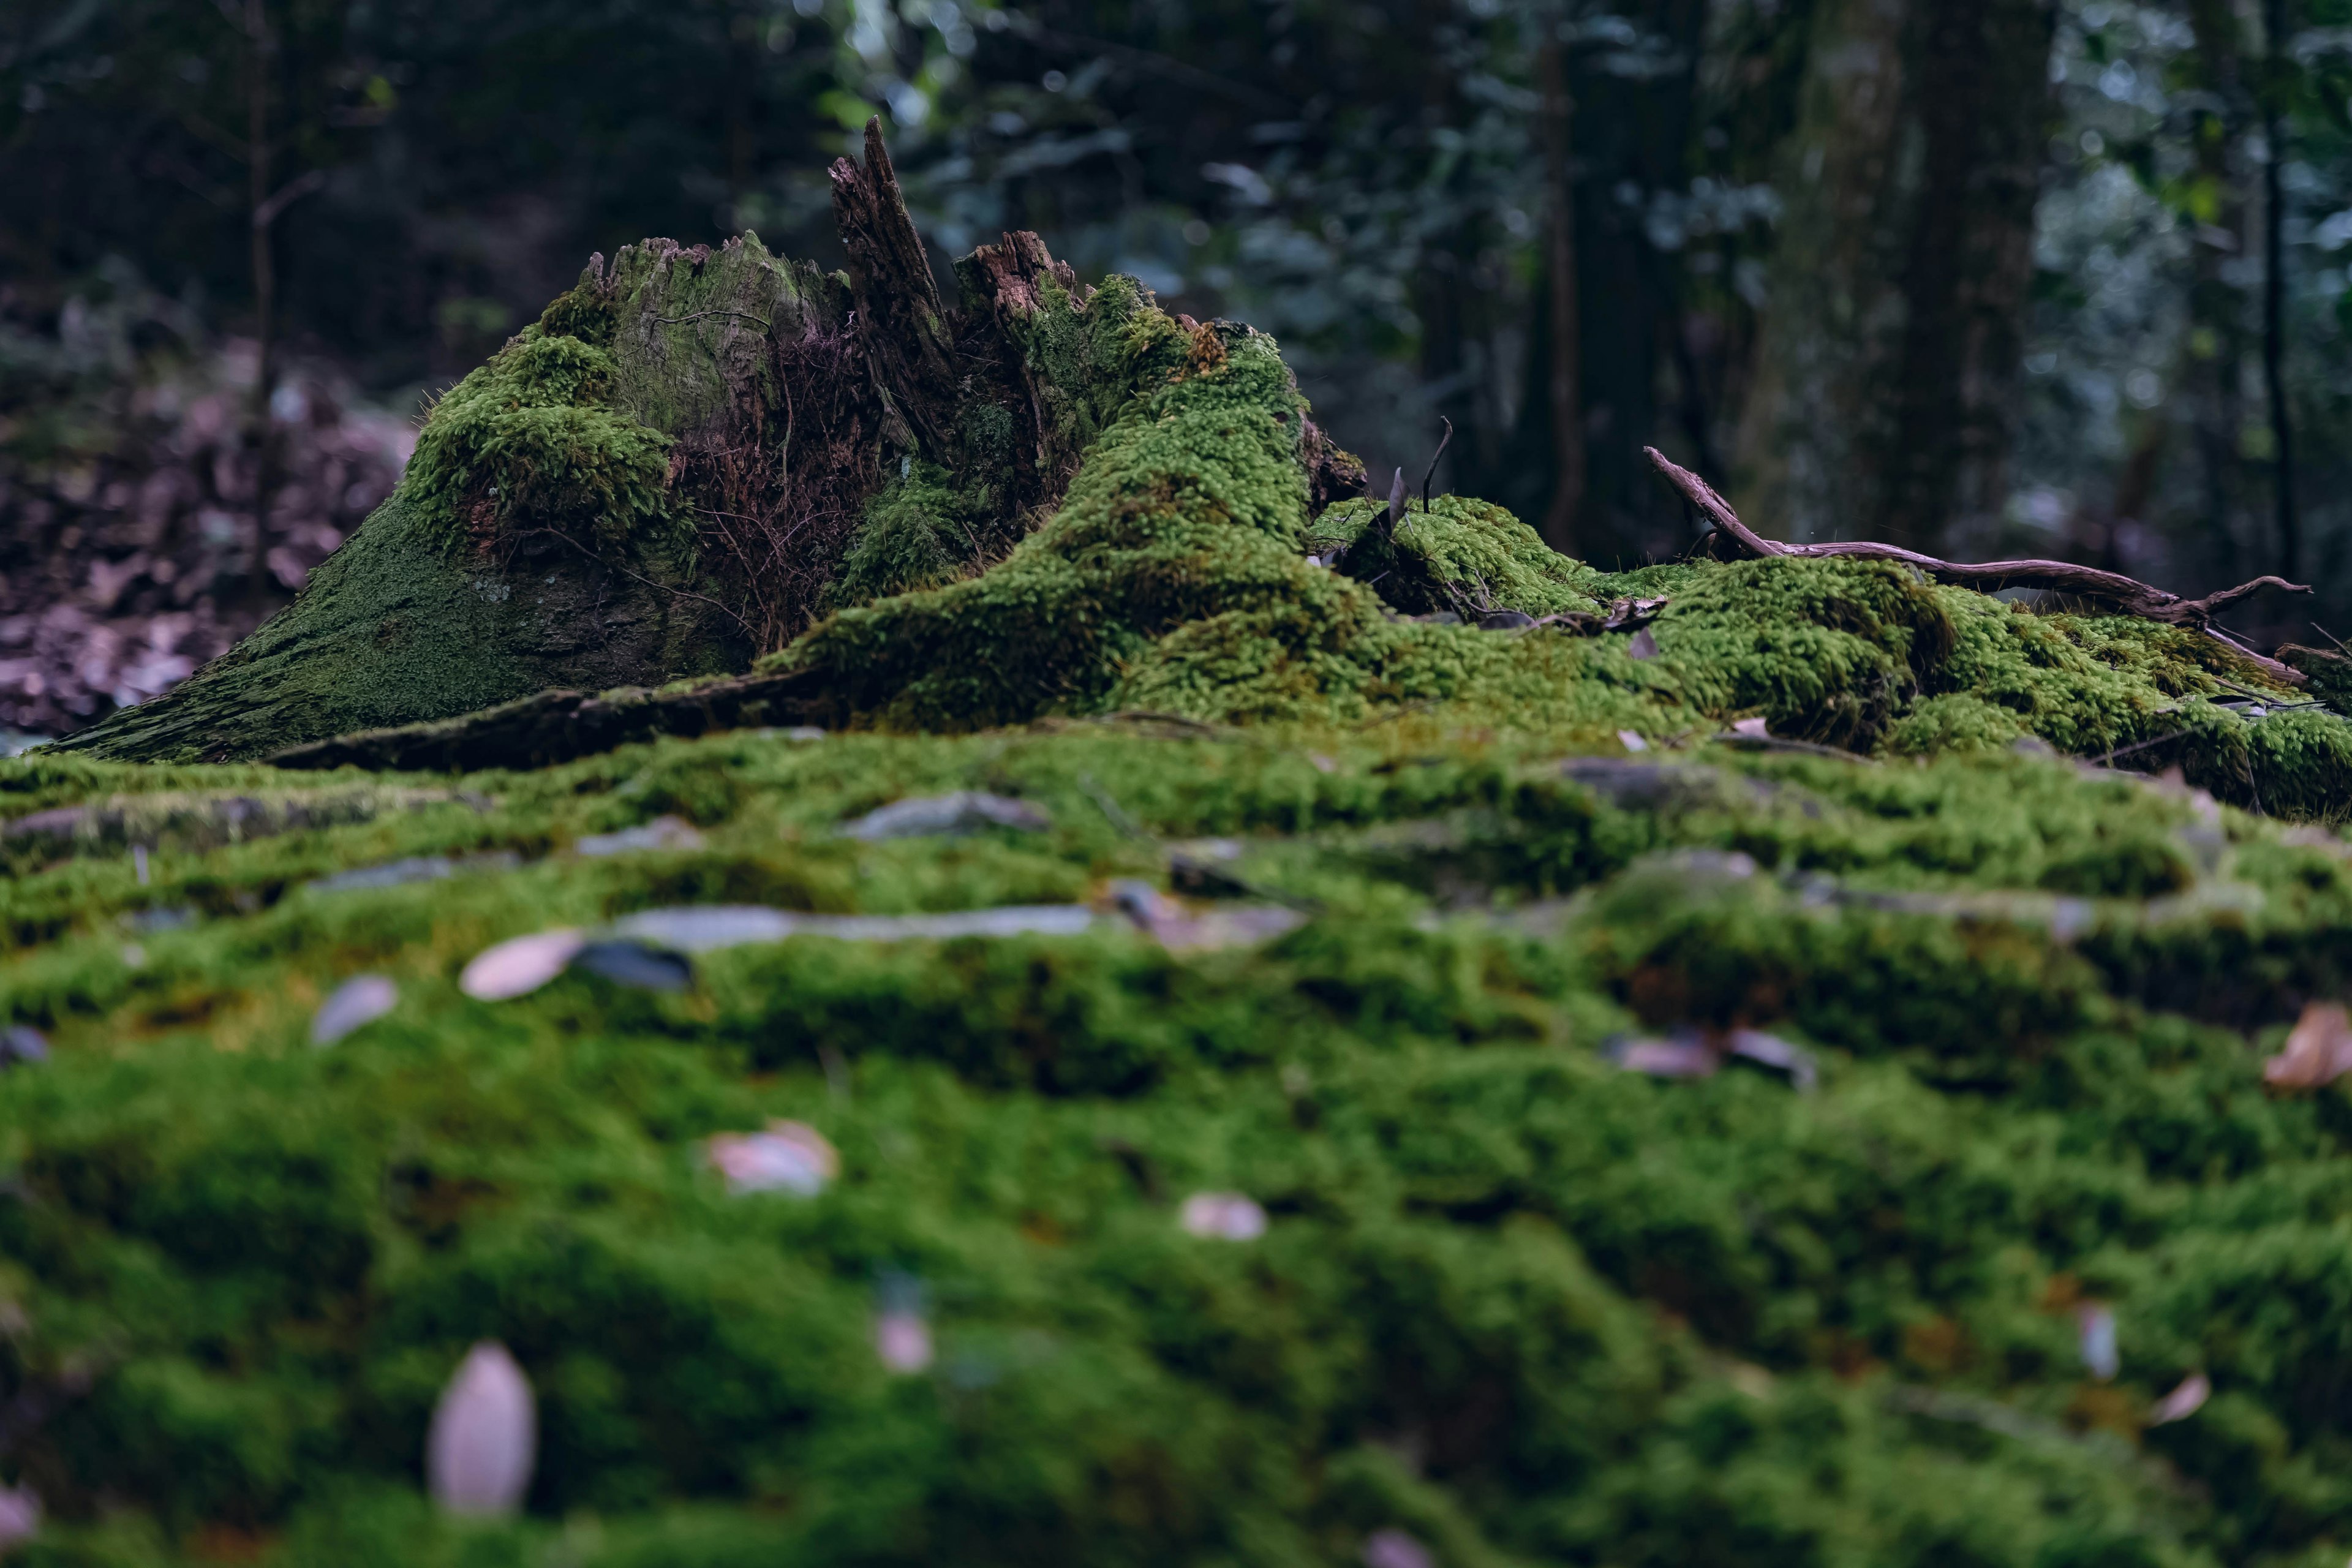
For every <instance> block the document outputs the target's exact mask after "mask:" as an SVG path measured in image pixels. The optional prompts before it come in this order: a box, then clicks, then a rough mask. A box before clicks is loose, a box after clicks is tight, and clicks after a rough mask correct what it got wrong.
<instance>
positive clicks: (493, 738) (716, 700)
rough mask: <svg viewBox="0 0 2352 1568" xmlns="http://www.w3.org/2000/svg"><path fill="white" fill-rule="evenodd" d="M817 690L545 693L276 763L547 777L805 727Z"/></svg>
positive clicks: (750, 678) (755, 681) (740, 685)
mask: <svg viewBox="0 0 2352 1568" xmlns="http://www.w3.org/2000/svg"><path fill="white" fill-rule="evenodd" d="M814 684H815V683H814V679H813V678H812V677H811V675H810V673H809V672H808V671H805V670H790V671H785V672H782V673H779V674H764V675H762V674H754V675H741V676H730V677H728V678H726V679H719V680H706V681H700V682H697V683H695V684H692V685H688V686H681V687H679V688H677V689H664V690H659V691H646V690H643V689H635V688H624V689H620V690H617V691H604V692H587V691H542V692H540V693H538V694H537V695H536V696H531V697H525V698H523V699H521V700H519V701H514V702H508V703H502V704H501V705H499V707H496V708H486V709H484V710H481V711H480V712H478V713H467V714H465V715H463V716H461V717H459V718H456V719H445V720H442V721H438V722H435V723H429V724H404V725H400V726H398V727H396V728H393V729H385V730H362V731H359V732H357V733H356V734H350V735H338V736H336V737H334V738H333V739H332V740H327V741H312V742H309V743H308V744H305V745H299V746H289V747H288V748H287V749H286V750H285V751H282V752H277V753H275V754H274V755H272V756H270V757H269V758H268V762H269V763H271V764H272V765H273V766H276V767H281V768H341V767H357V768H367V769H370V770H379V769H389V770H394V771H399V772H406V773H451V772H473V771H476V770H478V769H482V768H537V767H545V766H547V765H548V764H550V763H561V762H568V761H570V760H571V759H572V758H573V757H584V756H589V755H591V754H593V753H594V752H608V751H611V750H612V749H613V748H614V747H615V746H625V745H627V744H629V743H630V742H634V741H650V740H653V739H654V738H655V737H656V736H660V735H700V734H705V733H708V732H709V731H713V730H733V729H740V728H742V727H744V726H747V725H753V724H771V723H776V722H784V723H792V722H795V721H798V720H800V719H801V718H802V717H803V708H804V704H805V703H806V701H807V700H808V698H809V696H810V694H811V688H812V687H813V686H814Z"/></svg>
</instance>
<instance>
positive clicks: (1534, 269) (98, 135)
mask: <svg viewBox="0 0 2352 1568" xmlns="http://www.w3.org/2000/svg"><path fill="white" fill-rule="evenodd" d="M2348 89H2352V0H2155V3H2151V4H2132V3H2129V0H2057V3H2056V4H2055V5H2053V4H2049V3H2047V0H1003V3H991V0H560V3H559V0H0V574H5V576H0V726H7V727H11V728H13V729H16V730H19V731H29V732H37V733H57V732H59V731H64V730H68V729H71V728H75V727H78V726H79V725H80V724H83V723H86V722H89V721H91V720H92V719H94V718H96V717H98V716H100V715H101V714H102V713H104V712H105V711H107V710H110V708H111V707H113V706H115V705H117V704H121V703H125V702H130V701H135V700H140V699H141V698H142V697H144V696H147V695H150V694H152V692H154V691H156V690H160V689H163V687H164V686H166V685H168V684H170V683H171V682H172V681H173V680H175V679H179V678H180V677H182V676H184V675H185V674H186V673H187V672H188V670H189V669H190V668H193V667H194V664H195V663H198V662H201V661H202V660H203V659H205V658H208V657H210V656H211V655H212V654H213V653H215V652H217V651H218V650H219V649H221V648H222V647H226V645H227V643H228V642H229V640H231V639H232V638H233V637H235V636H236V635H238V634H240V633H242V632H243V631H244V630H246V629H247V628H249V627H250V626H253V625H254V624H255V623H256V622H257V620H258V619H259V618H260V617H261V616H264V615H266V614H267V613H268V612H269V611H270V610H271V609H274V608H275V607H276V606H277V605H280V604H282V603H284V602H285V601H286V600H287V599H288V598H289V597H290V595H291V593H292V591H293V589H294V588H296V587H297V586H299V584H300V583H301V581H302V580H303V576H304V574H306V573H307V572H308V570H309V569H310V566H312V565H314V564H315V563H317V562H318V561H319V560H320V559H322V558H323V557H324V555H325V554H326V553H327V552H329V551H331V550H332V549H333V548H334V547H335V545H336V544H337V543H338V542H341V539H342V538H343V537H344V536H346V535H347V534H348V533H349V532H350V531H351V530H352V528H354V527H355V526H357V524H358V522H359V521H360V519H361V518H362V517H363V516H364V515H365V514H366V512H367V511H368V510H369V509H370V508H371V507H373V505H374V504H375V502H376V501H377V500H380V499H381V498H382V497H383V494H384V493H385V492H386V491H387V490H388V489H389V488H390V486H391V483H392V482H393V480H394V478H395V477H396V475H397V472H398V466H399V464H400V462H401V461H402V460H403V458H404V456H405V454H406V451H407V448H408V445H409V444H410V442H411V441H412V440H413V437H414V426H415V418H416V416H418V413H419V411H420V410H421V408H422V407H423V406H424V405H425V400H426V399H429V397H430V396H432V395H434V394H436V392H437V391H439V390H440V389H442V388H444V387H446V385H447V384H449V383H450V382H451V381H453V380H454V379H455V378H456V377H457V376H458V375H460V374H463V373H464V372H465V371H467V369H469V368H470V367H471V366H473V365H474V364H475V363H478V362H479V361H480V360H481V359H482V358H483V357H484V356H485V355H486V354H487V353H489V352H490V351H491V350H493V349H494V348H496V347H497V345H498V344H499V342H501V341H502V340H503V339H504V338H505V337H506V335H507V334H508V333H509V332H510V331H513V330H514V329H516V328H517V327H519V326H520V325H521V324H522V323H523V322H525V321H530V320H531V319H533V318H534V317H535V316H536V314H537V312H538V311H539V310H540V308H541V305H542V304H543V303H544V301H545V300H548V299H549V298H550V297H551V295H553V294H555V293H557V292H558V291H560V290H561V289H564V288H566V287H568V286H569V285H570V283H571V282H572V279H573V278H574V277H575V276H576V275H577V273H578V272H579V270H580V268H581V266H582V264H583V262H584V260H585V259H586V258H587V256H588V254H589V252H591V251H592V250H602V251H604V252H606V253H608V254H609V253H610V252H612V251H613V250H614V249H616V248H617V247H619V246H621V245H622V244H625V243H627V242H629V241H633V240H635V239H637V238H639V237H644V236H647V235H667V236H669V237H675V238H677V239H678V240H680V241H682V242H686V243H689V244H690V243H694V242H697V241H711V242H715V241H716V240H718V239H719V238H720V237H724V236H726V235H728V234H730V233H733V232H735V231H738V230H740V229H743V228H751V229H755V230H757V231H758V232H759V234H760V235H761V237H762V238H763V239H764V240H765V241H766V242H767V244H768V245H769V246H770V247H772V248H774V249H777V250H779V251H783V252H789V253H794V254H804V255H812V256H814V257H817V258H820V259H824V260H826V261H828V262H837V261H838V259H839V255H838V247H837V245H836V244H835V240H834V238H833V236H832V226H831V221H830V215H829V211H828V205H827V187H826V184H825V178H824V168H825V165H826V163H828V162H829V161H830V160H831V159H832V158H833V157H835V155H837V154H839V153H842V152H844V151H845V150H847V149H848V148H849V147H850V146H851V145H852V143H853V142H854V141H855V138H856V131H857V128H859V127H861V126H862V125H863V124H864V122H865V121H866V117H867V116H868V115H869V114H874V113H879V114H881V115H882V116H884V120H885V124H886V126H887V129H888V133H889V136H890V138H891V143H892V148H893V152H894V154H895V155H896V157H897V159H898V166H899V169H900V172H901V175H902V177H903V178H904V179H905V180H906V182H907V185H908V195H909V200H910V202H911V203H912V204H913V205H914V206H915V208H916V216H917V218H918V221H919V224H920V226H922V228H923V229H924V231H925V233H926V235H927V237H929V239H930V240H931V241H932V242H933V243H934V246H935V248H936V250H937V252H938V259H940V260H941V261H944V260H945V259H946V258H948V257H950V256H951V255H959V254H961V253H962V252H963V251H965V250H967V249H969V248H970V247H971V246H972V245H973V244H974V243H976V242H979V241H982V240H986V239H991V238H992V237H994V236H995V234H996V233H997V231H999V230H1000V229H1003V228H1013V227H1031V228H1034V229H1036V230H1038V231H1039V232H1041V233H1042V234H1043V235H1044V236H1045V238H1046V240H1047V242H1048V243H1049V245H1051V247H1053V249H1054V251H1055V254H1057V255H1059V256H1063V257H1066V258H1068V259H1069V260H1071V261H1072V262H1073V263H1075V264H1076V267H1077V268H1078V270H1079V271H1080V273H1081V274H1082V275H1087V276H1094V275H1097V274H1099V273H1101V272H1103V271H1106V270H1118V271H1125V272H1129V273H1132V274H1134V275H1136V276H1138V277H1139V278H1140V279H1143V280H1144V281H1145V282H1146V283H1148V284H1149V285H1150V287H1152V288H1153V289H1156V290H1158V291H1159V293H1160V296H1161V298H1162V300H1163V301H1164V302H1167V303H1168V304H1170V305H1171V307H1173V308H1176V309H1181V310H1187V311H1190V312H1192V313H1193V314H1195V315H1199V316H1202V317H1207V316H1210V315H1223V316H1231V317H1235V318H1239V319H1243V320H1246V321H1251V322H1253V323H1255V324H1256V325H1258V326H1260V327H1262V328H1265V329H1266V330H1268V331H1272V332H1274V333H1275V334H1276V335H1277V336H1278V337H1279V338H1280V339H1281V340H1282V341H1283V342H1284V345H1285V347H1286V350H1287V351H1288V353H1290V355H1291V357H1292V359H1293V362H1294V363H1297V364H1298V365H1299V366H1300V368H1301V374H1302V380H1303V381H1304V383H1305V384H1306V389H1307V393H1308V395H1309V396H1310V397H1312V399H1313V400H1314V402H1315V404H1316V405H1317V409H1318V416H1320V417H1321V418H1322V420H1323V422H1324V423H1325V424H1326V425H1327V426H1328V427H1329V428H1330V429H1331V430H1332V431H1333V432H1334V434H1335V435H1336V436H1337V437H1339V439H1340V440H1341V441H1342V443H1343V444H1345V445H1347V446H1349V447H1352V448H1354V449H1355V450H1357V451H1359V452H1360V453H1361V454H1362V455H1363V456H1364V457H1365V458H1366V459H1367V460H1368V461H1369V462H1370V465H1371V467H1372V468H1373V470H1374V472H1375V473H1376V474H1380V475H1383V476H1384V475H1386V474H1387V473H1388V471H1389V469H1390V468H1392V467H1394V466H1399V465H1402V466H1403V467H1405V468H1407V469H1408V470H1409V471H1410V472H1411V473H1412V475H1414V476H1415V477H1416V478H1417V477H1418V475H1419V472H1420V469H1421V467H1422V465H1423V464H1424V463H1425V462H1426V461H1427V460H1428V456H1429V453H1430V452H1431V450H1432V449H1433V447H1434V446H1435V443H1436V437H1437V434H1438V429H1439V419H1440V417H1441V416H1444V417H1446V418H1450V419H1451V420H1452V421H1453V424H1454V428H1455V431H1456V432H1457V434H1456V437H1455V439H1454V443H1453V446H1452V447H1451V450H1450V451H1449V453H1448V455H1447V457H1446V459H1445V469H1444V473H1443V474H1442V475H1441V479H1440V482H1441V484H1443V485H1444V486H1447V487H1450V488H1453V489H1459V490H1464V491H1467V492H1471V493H1475V494H1478V495H1482V496H1486V497H1487V498H1490V499H1492V500H1497V501H1500V502H1502V503H1504V504H1506V505H1507V506H1509V507H1511V508H1512V509H1513V510H1517V512H1518V513H1519V514H1520V515H1521V516H1522V517H1524V518H1526V519H1527V520H1528V521H1530V522H1531V523H1535V524H1537V525H1538V526H1539V527H1540V528H1541V529H1542V531H1544V532H1545V534H1546V536H1547V537H1548V538H1549V539H1550V540H1551V541H1552V542H1554V543H1555V544H1557V545H1558V546H1559V547H1560V548H1563V549H1566V550H1569V551H1570V552H1574V553H1577V554H1580V555H1583V556H1586V557H1588V558H1592V559H1596V560H1601V561H1607V562H1630V561H1633V560H1635V559H1638V558H1641V557H1644V556H1648V557H1657V556H1662V555H1667V554H1672V553H1675V552H1679V551H1681V550H1683V549H1684V548H1685V547H1686V546H1687V545H1688V544H1689V543H1690V542H1691V540H1692V538H1693V531H1692V526H1691V524H1690V522H1689V521H1687V520H1686V518H1685V516H1684V515H1683V512H1682V510H1681V508H1680V506H1679V504H1678V503H1676V502H1675V501H1674V500H1673V498H1672V497H1671V496H1670V494H1669V493H1668V492H1667V491H1666V490H1665V489H1664V487H1663V486H1661V485H1659V484H1657V483H1656V482H1655V481H1654V479H1653V478H1652V477H1651V476H1650V475H1649V474H1648V473H1647V472H1646V470H1645V468H1644V467H1643V464H1642V462H1641V447H1643V445H1644V444H1655V445H1657V446H1660V447H1664V448H1665V449H1666V450H1667V451H1668V452H1669V453H1670V454H1672V455H1674V456H1675V457H1677V458H1680V459H1681V460H1682V461H1684V462H1685V463H1689V464H1691V465H1692V466H1694V467H1696V468H1699V469H1700V470H1701V471H1703V472H1705V473H1706V474H1708V475H1710V476H1711V477H1714V478H1715V479H1717V482H1718V484H1719V485H1721V486H1723V488H1725V489H1727V491H1728V492H1729V493H1731V495H1732V496H1733V499H1734V500H1735V501H1737V502H1738V504H1739V505H1740V506H1741V507H1742V509H1743V510H1744V511H1746V512H1747V513H1748V516H1749V518H1750V520H1751V521H1755V522H1757V523H1759V525H1760V526H1761V527H1762V528H1763V529H1764V531H1768V532H1773V533H1778V534H1780V535H1781V536H1783V537H1791V538H1798V539H1808V538H1816V539H1817V538H1830V537H1841V538H1847V539H1853V538H1876V539H1884V540H1888V541H1892V542H1902V543H1906V544H1910V545H1913V546H1915V547H1919V548H1926V549H1929V550H1933V551H1935V552H1938V553H1944V554H1948V555H1954V556H1965V557H1969V558H1973V559H1983V558H1988V557H1991V556H1994V555H2007V554H2033V555H2053V556H2063V557H2067V558H2071V559H2075V560H2080V561H2084V562H2089V563H2096V564H2101V565H2105V566H2109V567H2113V568H2116V569H2119V570H2122V571H2125V572H2127V573H2130V574H2135V575H2137V576H2140V577H2143V578H2146V579H2148V580H2150V581H2153V582H2155V583H2157V584H2161V585H2163V586H2166V587H2171V588H2176V589H2186V590H2189V591H2191V592H2204V591H2208V590H2210V589H2213V588H2217V587H2221V586H2223V585H2225V584H2230V583H2233V582H2236V581H2239V580H2241V579H2243V578H2246V577H2249V576H2252V575H2254V574H2260V573H2264V572H2277V573H2281V574H2285V575H2287V576H2290V577H2292V578H2294V579H2295V580H2297V581H2306V582H2312V583H2315V584H2318V586H2319V589H2320V592H2319V594H2318V595H2317V596H2316V597H2315V599H2312V600H2298V599H2289V598H2284V597H2282V596H2279V595H2269V596H2266V597H2265V598H2264V599H2263V600H2260V601H2257V602H2256V603H2255V604H2254V605H2252V606H2251V607H2250V608H2249V610H2248V611H2247V612H2246V613H2245V614H2244V615H2242V616H2238V617H2235V620H2234V624H2236V625H2237V626H2239V627H2240V628H2241V629H2242V630H2243V631H2245V632H2248V633H2249V634H2251V635H2252V636H2254V637H2257V638H2261V639H2268V640H2276V639H2277V638H2280V637H2298V638H2303V639H2305V640H2310V639H2311V638H2312V633H2311V631H2310V629H2309V628H2310V626H2311V625H2312V623H2314V622H2316V623H2317V625H2319V626H2335V627H2336V629H2340V630H2344V631H2346V632H2347V635H2352V493H2347V491H2352V486H2347V479H2352V465H2347V451H2352V444H2347V434H2348V433H2352V282H2347V264H2352V121H2347V113H2346V102H2347V90H2348ZM0 740H5V736H0Z"/></svg>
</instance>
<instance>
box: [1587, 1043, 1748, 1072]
mask: <svg viewBox="0 0 2352 1568" xmlns="http://www.w3.org/2000/svg"><path fill="white" fill-rule="evenodd" d="M1608 1054H1609V1059H1610V1060H1612V1061H1613V1062H1615V1063H1616V1064H1617V1065H1618V1066H1619V1067H1621V1068H1624V1069H1625V1070H1626V1071H1627V1072H1638V1073H1647V1074H1648V1075H1649V1076H1650V1077H1652V1078H1712V1077H1713V1076H1714V1075H1715V1070H1716V1069H1717V1068H1719V1067H1721V1066H1722V1065H1723V1057H1722V1054H1721V1053H1720V1052H1718V1051H1717V1049H1716V1048H1715V1047H1713V1046H1710V1045H1708V1044H1707V1043H1706V1040H1704V1039H1702V1038H1700V1037H1697V1036H1696V1035H1689V1036H1683V1037H1677V1038H1675V1039H1671V1040H1625V1041H1622V1042H1621V1043H1619V1044H1618V1045H1615V1046H1612V1047H1610V1050H1609V1053H1608Z"/></svg>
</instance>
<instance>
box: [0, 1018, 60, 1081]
mask: <svg viewBox="0 0 2352 1568" xmlns="http://www.w3.org/2000/svg"><path fill="white" fill-rule="evenodd" d="M48 1059H49V1042H48V1041H47V1039H45V1038H44V1037H42V1035H41V1031H40V1030H38V1029H36V1028H34V1027H33V1026H30V1025H29V1024H12V1025H10V1026H8V1028H7V1029H6V1030H5V1031H0V1071H5V1070H6V1069H7V1068H12V1067H16V1066H19V1065H21V1064H30V1063H33V1062H45V1061H47V1060H48Z"/></svg>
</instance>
